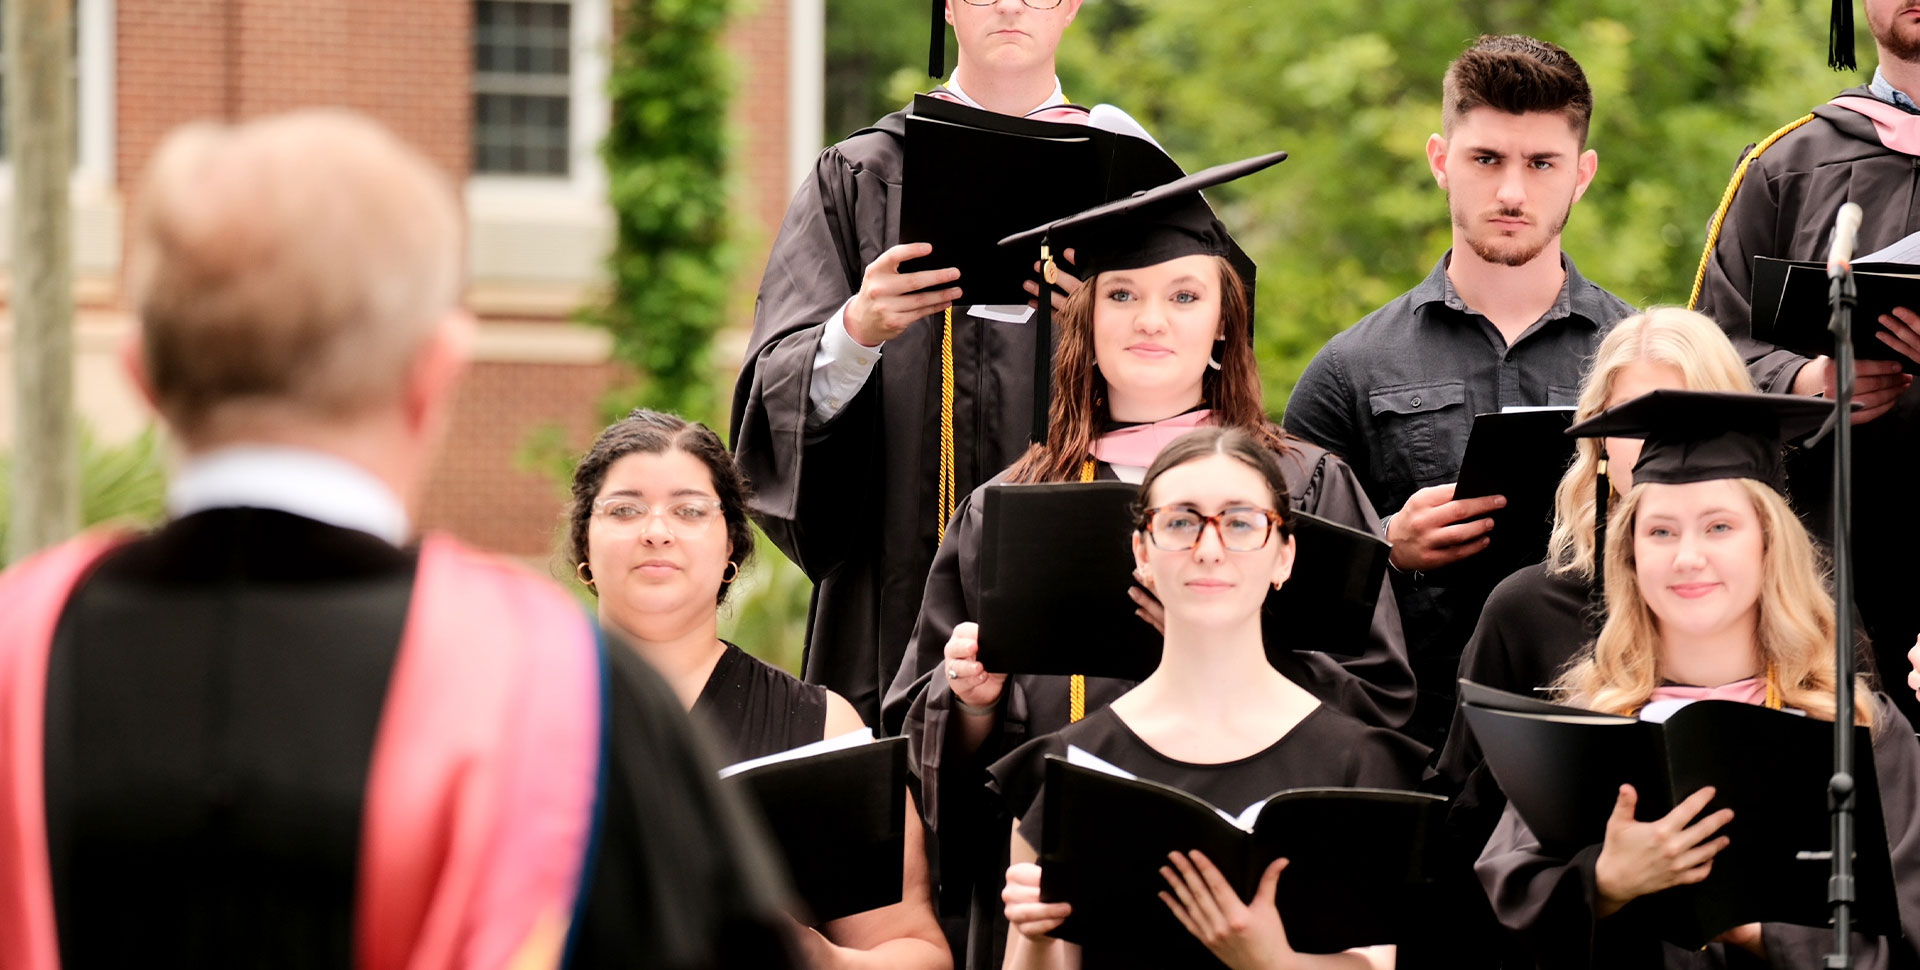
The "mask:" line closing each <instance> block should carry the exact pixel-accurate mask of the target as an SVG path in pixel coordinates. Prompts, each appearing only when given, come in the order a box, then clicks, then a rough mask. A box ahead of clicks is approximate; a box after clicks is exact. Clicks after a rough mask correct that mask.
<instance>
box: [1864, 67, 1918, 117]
mask: <svg viewBox="0 0 1920 970" xmlns="http://www.w3.org/2000/svg"><path fill="white" fill-rule="evenodd" d="M1867 90H1869V91H1872V92H1873V96H1874V97H1876V98H1879V99H1880V100H1882V101H1885V102H1886V103H1888V104H1890V105H1893V106H1894V107H1896V108H1901V109H1904V110H1906V111H1910V112H1913V113H1914V114H1920V104H1915V103H1914V102H1913V99H1912V98H1909V97H1907V93H1906V92H1905V91H1902V90H1900V89H1899V88H1896V87H1894V86H1893V85H1892V84H1891V83H1889V82H1888V81H1887V76H1886V75H1885V74H1882V73H1880V69H1879V68H1877V67H1876V68H1874V69H1873V83H1872V84H1869V85H1867Z"/></svg>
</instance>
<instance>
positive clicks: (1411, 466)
mask: <svg viewBox="0 0 1920 970" xmlns="http://www.w3.org/2000/svg"><path fill="white" fill-rule="evenodd" d="M1369 404H1370V406H1371V407H1372V410H1373V426H1374V431H1375V438H1374V443H1373V448H1372V450H1373V453H1374V458H1375V462H1374V467H1375V468H1377V469H1379V471H1378V472H1377V475H1378V478H1379V480H1380V481H1381V483H1382V484H1389V483H1402V484H1407V485H1411V486H1413V487H1415V488H1425V487H1427V486H1428V485H1437V484H1439V483H1441V482H1446V481H1452V480H1453V476H1454V474H1455V472H1457V471H1458V470H1459V467H1460V455H1461V454H1462V453H1463V452H1465V451H1466V449H1467V433H1468V432H1469V431H1471V430H1472V429H1473V415H1471V414H1469V413H1467V384H1466V382H1465V381H1457V380H1456V381H1428V382H1425V383H1420V384H1396V385H1394V386H1392V387H1382V388H1379V389H1377V390H1375V391H1374V392H1373V393H1372V394H1371V395H1369Z"/></svg>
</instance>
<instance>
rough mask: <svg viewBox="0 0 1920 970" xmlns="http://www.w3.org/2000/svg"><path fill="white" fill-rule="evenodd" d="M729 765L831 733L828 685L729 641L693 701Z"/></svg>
mask: <svg viewBox="0 0 1920 970" xmlns="http://www.w3.org/2000/svg"><path fill="white" fill-rule="evenodd" d="M693 716H694V718H696V719H697V720H699V721H701V722H703V723H704V724H705V725H706V726H707V728H708V729H709V730H710V731H711V733H712V734H713V737H714V740H715V741H716V742H718V743H719V745H720V753H721V757H722V758H724V759H726V761H727V762H728V763H729V764H731V763H733V762H738V761H747V760H750V759H753V758H758V757H762V756H764V755H769V754H778V753H780V752H782V751H786V750H788V749H790V748H797V747H799V746H801V745H803V744H812V743H813V742H815V741H818V740H820V739H821V738H823V737H825V736H826V733H827V689H826V688H825V687H820V686H818V685H815V684H807V683H802V682H801V681H800V679H799V678H797V677H795V676H793V675H792V674H789V673H787V672H786V671H784V670H781V669H780V668H778V667H775V666H773V665H772V664H769V663H767V662H765V661H763V660H761V659H759V658H758V657H755V656H753V655H752V654H749V653H747V652H746V651H745V650H742V649H740V648H739V647H737V646H734V645H733V644H731V643H729V644H727V652H726V653H723V654H721V655H720V661H719V662H718V663H716V664H714V665H713V673H711V674H709V675H708V676H707V686H705V687H703V688H701V689H700V697H699V699H698V700H695V701H694V702H693Z"/></svg>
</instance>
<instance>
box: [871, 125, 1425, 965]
mask: <svg viewBox="0 0 1920 970" xmlns="http://www.w3.org/2000/svg"><path fill="white" fill-rule="evenodd" d="M1249 163H1250V164H1251V165H1255V166H1257V165H1260V164H1262V163H1264V164H1272V160H1271V157H1266V158H1263V159H1254V160H1249ZM1238 167H1239V166H1238V165H1236V166H1223V169H1226V170H1230V171H1228V172H1227V173H1226V175H1225V177H1224V178H1221V180H1222V181H1225V180H1226V179H1229V178H1231V177H1233V176H1234V175H1235V174H1239V172H1238V171H1232V170H1234V169H1237V168H1238ZM1219 171H1221V170H1210V172H1209V173H1202V174H1201V175H1198V176H1194V177H1192V178H1190V179H1186V180H1182V181H1181V182H1179V183H1174V184H1172V185H1169V186H1163V187H1161V188H1159V189H1154V190H1152V191H1150V192H1148V193H1146V194H1145V196H1142V197H1141V198H1140V199H1137V200H1132V201H1133V202H1137V203H1138V207H1137V208H1135V209H1133V210H1131V211H1126V212H1120V213H1103V210H1100V209H1096V210H1090V212H1089V213H1086V214H1082V215H1081V216H1077V217H1072V218H1070V219H1068V220H1063V221H1062V222H1061V223H1059V224H1056V226H1057V227H1058V228H1060V232H1059V233H1058V234H1056V235H1054V236H1053V240H1054V242H1055V243H1060V242H1062V241H1063V240H1065V241H1067V242H1071V243H1072V244H1074V246H1075V250H1074V251H1075V253H1076V255H1078V256H1079V257H1080V260H1081V264H1080V268H1081V269H1082V270H1083V271H1085V272H1086V273H1087V276H1086V282H1085V283H1084V284H1083V285H1080V286H1079V287H1077V288H1076V289H1075V291H1074V292H1073V294H1072V295H1071V296H1070V297H1069V298H1068V300H1067V303H1066V305H1065V307H1064V308H1063V309H1062V311H1061V314H1060V316H1059V318H1058V319H1057V320H1056V321H1055V322H1056V326H1057V339H1058V343H1057V346H1056V348H1055V350H1054V360H1053V392H1052V393H1053V396H1052V402H1051V409H1050V412H1049V416H1048V417H1049V420H1048V425H1049V426H1048V431H1047V438H1046V441H1045V442H1044V443H1042V444H1036V445H1034V446H1032V447H1031V448H1029V449H1028V451H1027V453H1026V454H1025V455H1024V456H1023V457H1022V458H1021V459H1020V460H1019V461H1018V462H1016V463H1015V464H1014V465H1013V466H1012V467H1011V468H1010V469H1008V470H1007V471H1006V472H1004V473H1002V474H1001V475H999V476H997V477H996V478H994V479H993V480H992V481H991V482H989V483H988V484H989V485H992V484H996V483H999V482H1010V483H1045V482H1072V481H1091V480H1095V479H1107V480H1113V479H1118V480H1122V481H1131V482H1138V481H1140V480H1141V477H1142V476H1143V475H1144V473H1145V472H1146V469H1147V466H1149V465H1151V464H1152V463H1153V460H1154V456H1155V455H1156V454H1157V453H1158V452H1159V450H1160V448H1161V447H1162V446H1163V445H1165V444H1166V443H1167V442H1168V441H1171V440H1172V439H1174V438H1176V437H1179V436H1180V435H1181V434H1184V433H1186V432H1188V431H1191V430H1193V429H1195V428H1199V427H1226V428H1235V429H1238V430H1240V431H1242V432H1244V433H1245V434H1246V435H1248V436H1249V437H1250V438H1252V439H1253V440H1255V441H1258V442H1260V443H1261V445H1262V447H1265V448H1266V449H1268V450H1269V451H1271V452H1272V453H1273V455H1274V459H1275V461H1276V462H1278V463H1279V467H1280V468H1281V469H1282V472H1283V474H1284V476H1285V478H1286V483H1287V488H1286V490H1285V495H1284V496H1283V497H1284V498H1286V500H1287V501H1288V502H1289V503H1290V505H1289V507H1290V508H1295V509H1300V510H1302V511H1305V512H1309V513H1311V514H1313V515H1316V516H1319V517H1320V518H1323V519H1329V520H1332V521H1335V522H1339V523H1341V524H1344V525H1348V526H1351V527H1353V528H1356V529H1360V530H1363V531H1367V532H1372V533H1375V534H1378V533H1379V531H1380V530H1379V522H1378V519H1377V518H1376V517H1375V516H1374V513H1373V507H1372V506H1371V505H1370V504H1369V503H1368V501H1367V498H1366V494H1365V493H1364V492H1363V491H1362V489H1361V487H1360V484H1359V481H1358V479H1357V478H1356V477H1355V476H1354V474H1353V472H1352V470H1351V469H1349V468H1348V467H1347V466H1346V464H1345V463H1344V462H1342V461H1341V460H1340V459H1339V458H1337V457H1335V456H1334V455H1332V454H1331V453H1329V452H1327V451H1325V450H1324V449H1321V448H1318V447H1315V446H1314V445H1311V444H1309V443H1307V442H1304V441H1301V440H1298V439H1295V438H1291V437H1289V436H1288V435H1286V434H1285V433H1284V432H1282V431H1281V430H1280V429H1279V427H1278V426H1277V425H1275V424H1273V423H1271V422H1270V421H1269V420H1268V419H1267V415H1266V411H1265V408H1264V406H1263V405H1262V401H1261V390H1260V375H1259V371H1258V369H1257V366H1256V362H1255V360H1254V351H1253V341H1252V334H1251V330H1252V323H1251V317H1252V308H1251V303H1250V300H1251V293H1250V289H1249V287H1248V286H1247V284H1246V283H1245V281H1244V277H1243V275H1242V273H1241V271H1240V270H1239V269H1237V268H1236V263H1243V262H1244V259H1245V257H1244V255H1243V254H1242V253H1241V252H1240V250H1239V248H1238V247H1237V246H1236V245H1235V244H1234V242H1233V240H1232V238H1231V237H1230V236H1229V235H1228V234H1227V231H1226V229H1225V227H1223V226H1222V225H1221V224H1220V223H1219V221H1218V220H1217V219H1215V218H1214V216H1213V212H1212V210H1211V209H1209V208H1208V207H1207V204H1206V203H1205V201H1204V200H1202V199H1201V197H1200V193H1199V189H1201V188H1205V187H1207V186H1206V185H1205V184H1196V182H1197V181H1198V180H1201V179H1203V177H1206V176H1209V175H1212V174H1214V173H1216V172H1219ZM1170 189H1172V190H1177V191H1168V190H1170ZM1076 220H1079V222H1078V224H1076V225H1069V223H1074V222H1075V221H1076ZM1055 251H1058V250H1055ZM985 487H986V486H983V487H982V488H983V489H984V488H985ZM982 511H983V510H982V499H981V491H975V492H974V494H973V495H971V496H969V497H967V498H965V499H963V500H961V502H960V504H959V507H958V509H957V510H956V511H955V513H954V515H953V518H952V520H951V522H950V523H949V525H948V527H947V530H946V536H945V539H944V541H943V542H942V543H941V546H940V549H939V551H938V552H937V553H936V554H935V556H934V562H933V568H932V571H931V573H930V574H929V576H928V578H927V581H926V589H925V594H924V597H923V599H922V602H921V604H920V616H919V620H918V622H917V624H916V627H915V630H914V636H913V641H912V642H911V643H910V644H909V646H908V650H907V655H906V659H905V661H904V663H903V666H902V667H901V669H900V671H899V673H898V675H897V676H896V677H895V679H894V682H893V687H892V689H891V690H890V691H889V692H888V697H887V702H886V705H885V707H884V709H883V716H884V719H885V721H886V724H887V726H888V727H889V728H890V729H901V730H903V731H904V733H905V734H906V735H907V736H908V737H909V739H910V751H911V752H912V756H913V759H914V764H915V769H916V771H917V772H918V774H919V776H920V780H921V785H922V788H921V793H922V804H923V805H925V806H926V812H927V823H928V828H929V830H930V831H931V832H933V834H934V840H935V843H936V846H937V852H938V858H939V871H940V873H941V895H942V899H943V900H944V901H945V902H944V903H943V909H945V910H947V911H956V910H958V909H959V906H958V901H959V900H960V899H965V898H967V892H968V885H969V883H971V884H972V886H973V889H974V893H973V897H972V904H971V905H972V921H971V929H970V939H969V946H968V965H969V966H972V967H986V966H994V965H997V964H998V960H999V954H1000V952H1001V947H1002V946H1003V945H1004V940H1005V935H1006V924H1005V922H1004V921H1003V920H1001V919H1000V918H999V913H1000V906H999V899H998V892H999V888H1000V882H1001V874H1002V872H1003V870H1004V863H1003V862H1002V859H1003V858H1004V857H1003V856H1002V855H1001V851H1002V850H1003V848H1004V845H1005V840H1004V838H1003V836H1002V828H1001V826H1000V824H999V823H998V821H997V818H998V817H999V816H998V808H997V806H995V805H994V803H993V802H992V801H991V799H989V798H988V797H987V796H986V795H985V793H984V792H983V791H981V789H980V784H979V779H980V773H981V771H982V770H983V769H984V768H985V767H986V766H987V765H990V764H992V763H993V762H994V761H995V760H997V759H998V758H1000V757H1001V756H1003V755H1005V754H1006V753H1008V752H1009V751H1012V750H1013V749H1014V748H1016V747H1018V746H1019V745H1020V744H1021V743H1022V742H1024V741H1026V740H1028V739H1030V738H1037V737H1040V736H1042V735H1045V734H1048V733H1051V732H1053V731H1057V730H1060V729H1061V728H1064V727H1066V726H1067V725H1068V724H1070V723H1072V722H1073V721H1075V720H1077V719H1078V718H1080V717H1083V716H1089V715H1091V714H1093V713H1094V712H1096V711H1098V710H1100V709H1101V708H1103V707H1105V706H1106V705H1107V704H1109V703H1111V702H1112V701H1113V700H1114V699H1115V698H1117V697H1119V696H1120V695H1121V694H1123V693H1125V692H1126V691H1127V690H1128V689H1130V688H1132V687H1133V686H1134V685H1133V683H1132V682H1130V681H1125V680H1117V679H1111V678H1101V677H1073V678H1069V677H1061V676H1041V675H1020V674H1015V675H1008V674H1006V673H1004V672H999V671H990V670H987V669H985V668H984V667H982V666H981V664H980V663H979V662H978V661H977V660H976V659H975V658H976V657H977V655H978V642H977V638H978V632H977V628H976V625H975V624H974V623H973V622H971V621H972V620H973V618H974V617H976V616H978V615H979V613H978V608H977V607H978V602H979V601H978V596H979V586H978V579H979V574H980V566H981V562H980V560H981V549H980V546H981V538H982V535H983V531H984V523H983V516H982ZM1381 586H1382V588H1381V590H1380V595H1379V605H1378V607H1377V609H1376V612H1375V614H1374V620H1373V624H1372V629H1371V631H1370V634H1369V637H1368V640H1367V642H1366V643H1365V644H1364V645H1358V648H1357V649H1355V650H1353V651H1351V652H1352V653H1356V654H1358V655H1357V656H1351V657H1346V658H1344V659H1342V660H1336V659H1335V658H1334V657H1332V656H1331V655H1329V654H1326V653H1320V652H1316V651H1315V649H1314V648H1315V646H1316V645H1315V644H1310V643H1302V644H1297V645H1293V644H1290V645H1289V646H1295V647H1297V648H1296V649H1293V650H1290V651H1287V652H1285V653H1284V654H1283V655H1281V656H1280V657H1279V658H1278V660H1277V662H1279V663H1282V664H1284V665H1285V669H1284V673H1285V674H1286V676H1287V677H1288V678H1289V679H1290V680H1291V681H1292V682H1293V683H1296V684H1299V685H1300V686H1301V687H1303V688H1304V689H1305V690H1307V691H1308V692H1310V693H1312V694H1313V695H1314V696H1316V697H1318V698H1320V699H1321V700H1323V701H1325V702H1327V703H1328V704H1329V705H1332V706H1333V707H1335V708H1337V709H1339V710H1342V711H1345V712H1347V713H1349V714H1352V715H1353V716H1355V717H1357V718H1359V719H1360V720H1362V721H1365V722H1367V723H1370V724H1377V725H1381V726H1384V727H1397V726H1399V725H1400V724H1403V723H1405V721H1406V719H1407V717H1408V716H1409V715H1410V714H1411V712H1412V710H1413V699H1414V690H1413V674H1412V672H1411V670H1410V669H1409V667H1408V665H1407V658H1406V650H1405V645H1404V642H1403V640H1402V636H1401V631H1400V616H1399V611H1398V609H1397V607H1396V606H1395V604H1394V600H1393V595H1392V592H1391V590H1390V589H1388V588H1387V584H1386V583H1385V582H1384V581H1383V582H1382V584H1381ZM1131 592H1132V595H1133V596H1134V599H1135V602H1136V603H1137V604H1138V605H1139V608H1140V613H1141V616H1142V621H1143V622H1150V623H1154V624H1156V625H1157V624H1158V622H1159V610H1160V606H1159V604H1158V603H1156V602H1155V601H1154V600H1153V598H1152V596H1150V595H1149V594H1148V592H1147V591H1146V590H1144V589H1142V588H1135V589H1133V590H1132V591H1131ZM1278 633H1279V631H1276V634H1278Z"/></svg>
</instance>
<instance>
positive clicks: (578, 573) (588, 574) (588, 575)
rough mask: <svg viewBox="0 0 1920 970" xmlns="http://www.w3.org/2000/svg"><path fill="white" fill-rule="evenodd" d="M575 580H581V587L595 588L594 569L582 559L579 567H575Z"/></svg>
mask: <svg viewBox="0 0 1920 970" xmlns="http://www.w3.org/2000/svg"><path fill="white" fill-rule="evenodd" d="M573 578H574V579H577V580H579V581H580V585H582V586H585V587H587V588H589V589H591V588H592V587H593V567H592V566H589V565H587V561H586V560H584V559H582V560H581V561H580V564H579V565H577V566H575V567H573Z"/></svg>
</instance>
